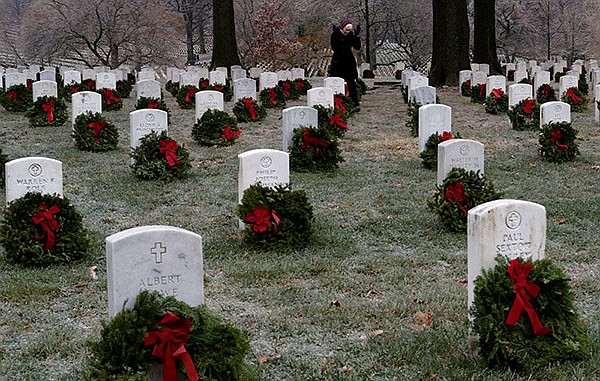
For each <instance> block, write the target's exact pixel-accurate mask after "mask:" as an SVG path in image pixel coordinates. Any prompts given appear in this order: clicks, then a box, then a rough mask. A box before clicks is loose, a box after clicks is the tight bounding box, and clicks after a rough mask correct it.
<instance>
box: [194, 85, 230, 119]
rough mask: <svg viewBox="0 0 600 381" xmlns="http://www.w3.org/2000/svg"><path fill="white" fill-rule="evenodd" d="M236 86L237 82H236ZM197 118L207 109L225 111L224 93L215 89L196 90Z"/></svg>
mask: <svg viewBox="0 0 600 381" xmlns="http://www.w3.org/2000/svg"><path fill="white" fill-rule="evenodd" d="M234 86H235V84H234ZM195 97H196V120H198V119H200V118H202V115H204V113H205V112H206V111H207V110H209V109H210V110H219V111H223V107H224V101H223V93H222V92H220V91H215V90H203V91H198V92H196V95H195Z"/></svg>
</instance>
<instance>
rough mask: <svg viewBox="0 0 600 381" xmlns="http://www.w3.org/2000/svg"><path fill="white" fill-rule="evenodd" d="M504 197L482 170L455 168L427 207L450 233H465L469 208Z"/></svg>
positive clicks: (437, 188) (437, 189) (438, 188)
mask: <svg viewBox="0 0 600 381" xmlns="http://www.w3.org/2000/svg"><path fill="white" fill-rule="evenodd" d="M501 196H502V194H500V193H497V192H496V191H495V190H494V186H493V185H492V183H491V181H487V180H486V179H485V177H484V176H482V175H481V174H480V173H479V171H477V172H475V171H466V170H465V169H463V168H454V169H452V170H451V171H450V173H448V176H446V178H445V179H444V182H443V183H442V185H439V186H436V192H435V194H434V196H433V198H432V199H430V200H429V201H428V202H427V206H428V207H429V209H430V210H431V211H432V212H433V213H435V214H437V215H438V217H439V219H440V221H441V222H442V223H443V224H444V225H445V226H446V227H448V228H449V229H450V230H452V231H455V232H465V231H466V230H467V213H468V211H469V209H471V208H473V207H475V206H477V205H481V204H483V203H486V202H489V201H493V200H497V199H499V198H500V197H501Z"/></svg>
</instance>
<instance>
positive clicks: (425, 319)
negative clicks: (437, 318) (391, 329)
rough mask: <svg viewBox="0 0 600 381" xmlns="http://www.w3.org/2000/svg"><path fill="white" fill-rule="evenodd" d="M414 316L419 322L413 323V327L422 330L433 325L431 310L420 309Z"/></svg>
mask: <svg viewBox="0 0 600 381" xmlns="http://www.w3.org/2000/svg"><path fill="white" fill-rule="evenodd" d="M414 318H415V320H416V321H417V322H416V323H413V324H411V325H410V326H411V327H412V329H415V330H417V331H422V330H424V329H425V328H428V327H429V326H430V325H431V321H432V319H433V315H432V314H431V313H429V312H423V311H418V312H416V313H415V314H414Z"/></svg>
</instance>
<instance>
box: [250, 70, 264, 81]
mask: <svg viewBox="0 0 600 381" xmlns="http://www.w3.org/2000/svg"><path fill="white" fill-rule="evenodd" d="M262 73H263V69H261V68H259V67H251V68H250V70H248V76H249V77H250V78H254V79H259V78H260V75H261V74H262Z"/></svg>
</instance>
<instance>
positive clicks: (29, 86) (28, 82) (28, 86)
mask: <svg viewBox="0 0 600 381" xmlns="http://www.w3.org/2000/svg"><path fill="white" fill-rule="evenodd" d="M32 87H33V81H32V80H31V79H28V80H27V89H28V90H31V88H32Z"/></svg>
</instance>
